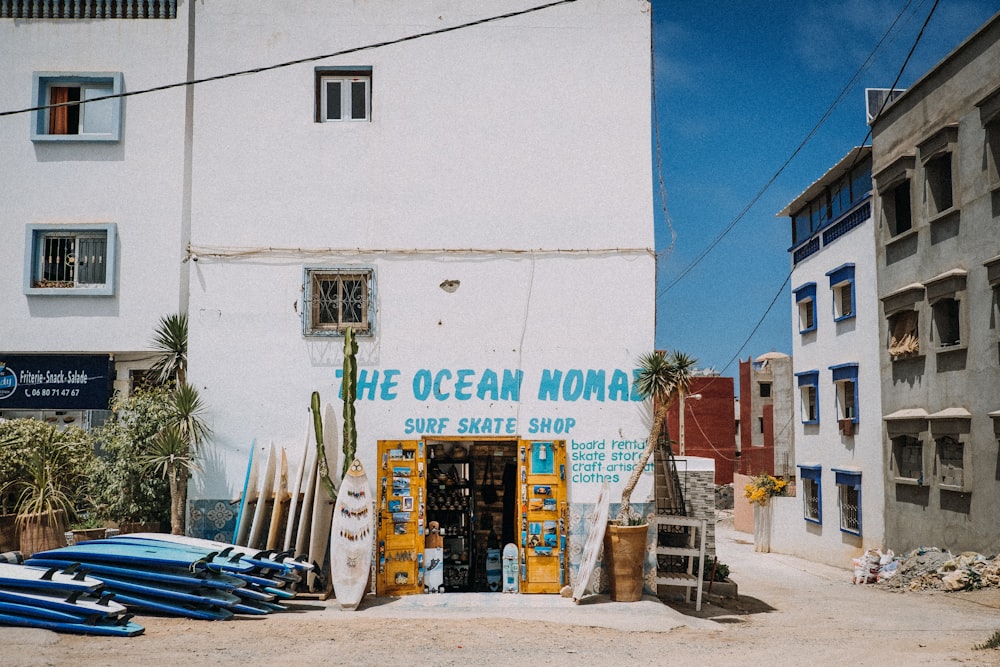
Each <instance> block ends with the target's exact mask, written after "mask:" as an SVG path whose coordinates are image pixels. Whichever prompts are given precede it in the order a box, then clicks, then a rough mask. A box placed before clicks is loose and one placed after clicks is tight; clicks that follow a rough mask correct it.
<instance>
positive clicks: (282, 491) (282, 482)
mask: <svg viewBox="0 0 1000 667" xmlns="http://www.w3.org/2000/svg"><path fill="white" fill-rule="evenodd" d="M278 461H279V463H278V469H277V472H276V474H275V476H274V505H273V507H272V508H271V523H270V524H269V525H268V529H267V540H266V541H265V543H264V546H265V547H267V548H268V549H277V548H278V546H279V545H280V544H281V529H282V528H284V527H285V526H284V524H283V523H282V519H283V518H284V517H285V516H286V514H285V512H286V510H287V509H288V455H287V454H286V453H285V448H284V447H282V448H281V455H280V456H279V458H278Z"/></svg>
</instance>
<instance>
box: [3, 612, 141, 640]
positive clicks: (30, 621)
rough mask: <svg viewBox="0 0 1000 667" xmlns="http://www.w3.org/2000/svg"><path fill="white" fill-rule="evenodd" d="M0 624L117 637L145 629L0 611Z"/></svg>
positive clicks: (137, 626)
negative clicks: (75, 621) (50, 618)
mask: <svg viewBox="0 0 1000 667" xmlns="http://www.w3.org/2000/svg"><path fill="white" fill-rule="evenodd" d="M0 625H11V626H17V627H22V628H44V629H45V630H53V631H55V632H68V633H72V634H78V635H101V636H118V637H135V636H136V635H140V634H142V633H143V632H144V631H145V628H144V627H142V626H141V625H139V624H138V623H133V622H132V621H126V622H125V623H115V622H113V621H108V620H103V621H97V622H95V623H92V624H91V623H73V622H69V621H54V620H47V619H43V618H36V617H32V616H19V615H13V614H7V613H0Z"/></svg>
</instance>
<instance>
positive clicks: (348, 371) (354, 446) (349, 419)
mask: <svg viewBox="0 0 1000 667" xmlns="http://www.w3.org/2000/svg"><path fill="white" fill-rule="evenodd" d="M357 354H358V342H357V341H356V340H354V330H353V329H352V328H351V327H347V331H345V332H344V383H343V389H342V391H341V393H342V394H343V399H344V467H343V470H342V471H341V473H340V477H341V479H343V478H344V476H345V475H347V471H348V470H349V469H350V467H351V463H353V462H354V456H355V454H356V453H357V451H358V429H357V427H356V426H355V424H354V399H355V397H356V396H357V392H358V360H357Z"/></svg>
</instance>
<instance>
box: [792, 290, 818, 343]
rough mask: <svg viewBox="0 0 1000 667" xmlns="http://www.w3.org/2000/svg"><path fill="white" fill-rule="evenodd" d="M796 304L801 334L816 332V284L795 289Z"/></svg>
mask: <svg viewBox="0 0 1000 667" xmlns="http://www.w3.org/2000/svg"><path fill="white" fill-rule="evenodd" d="M794 291H795V303H796V305H797V306H798V309H799V333H800V334H804V333H808V332H810V331H815V330H816V283H806V284H805V285H802V286H801V287H796V288H795V290H794Z"/></svg>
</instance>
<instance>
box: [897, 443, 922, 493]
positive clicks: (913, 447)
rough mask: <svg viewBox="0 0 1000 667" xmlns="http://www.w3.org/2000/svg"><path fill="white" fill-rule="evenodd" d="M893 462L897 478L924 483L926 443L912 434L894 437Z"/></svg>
mask: <svg viewBox="0 0 1000 667" xmlns="http://www.w3.org/2000/svg"><path fill="white" fill-rule="evenodd" d="M892 463H893V468H894V472H895V477H896V479H897V480H899V479H903V480H909V481H911V482H916V483H917V484H923V483H924V445H923V442H921V441H920V440H919V439H917V438H916V437H915V436H912V435H897V436H896V437H894V438H893V439H892Z"/></svg>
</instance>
